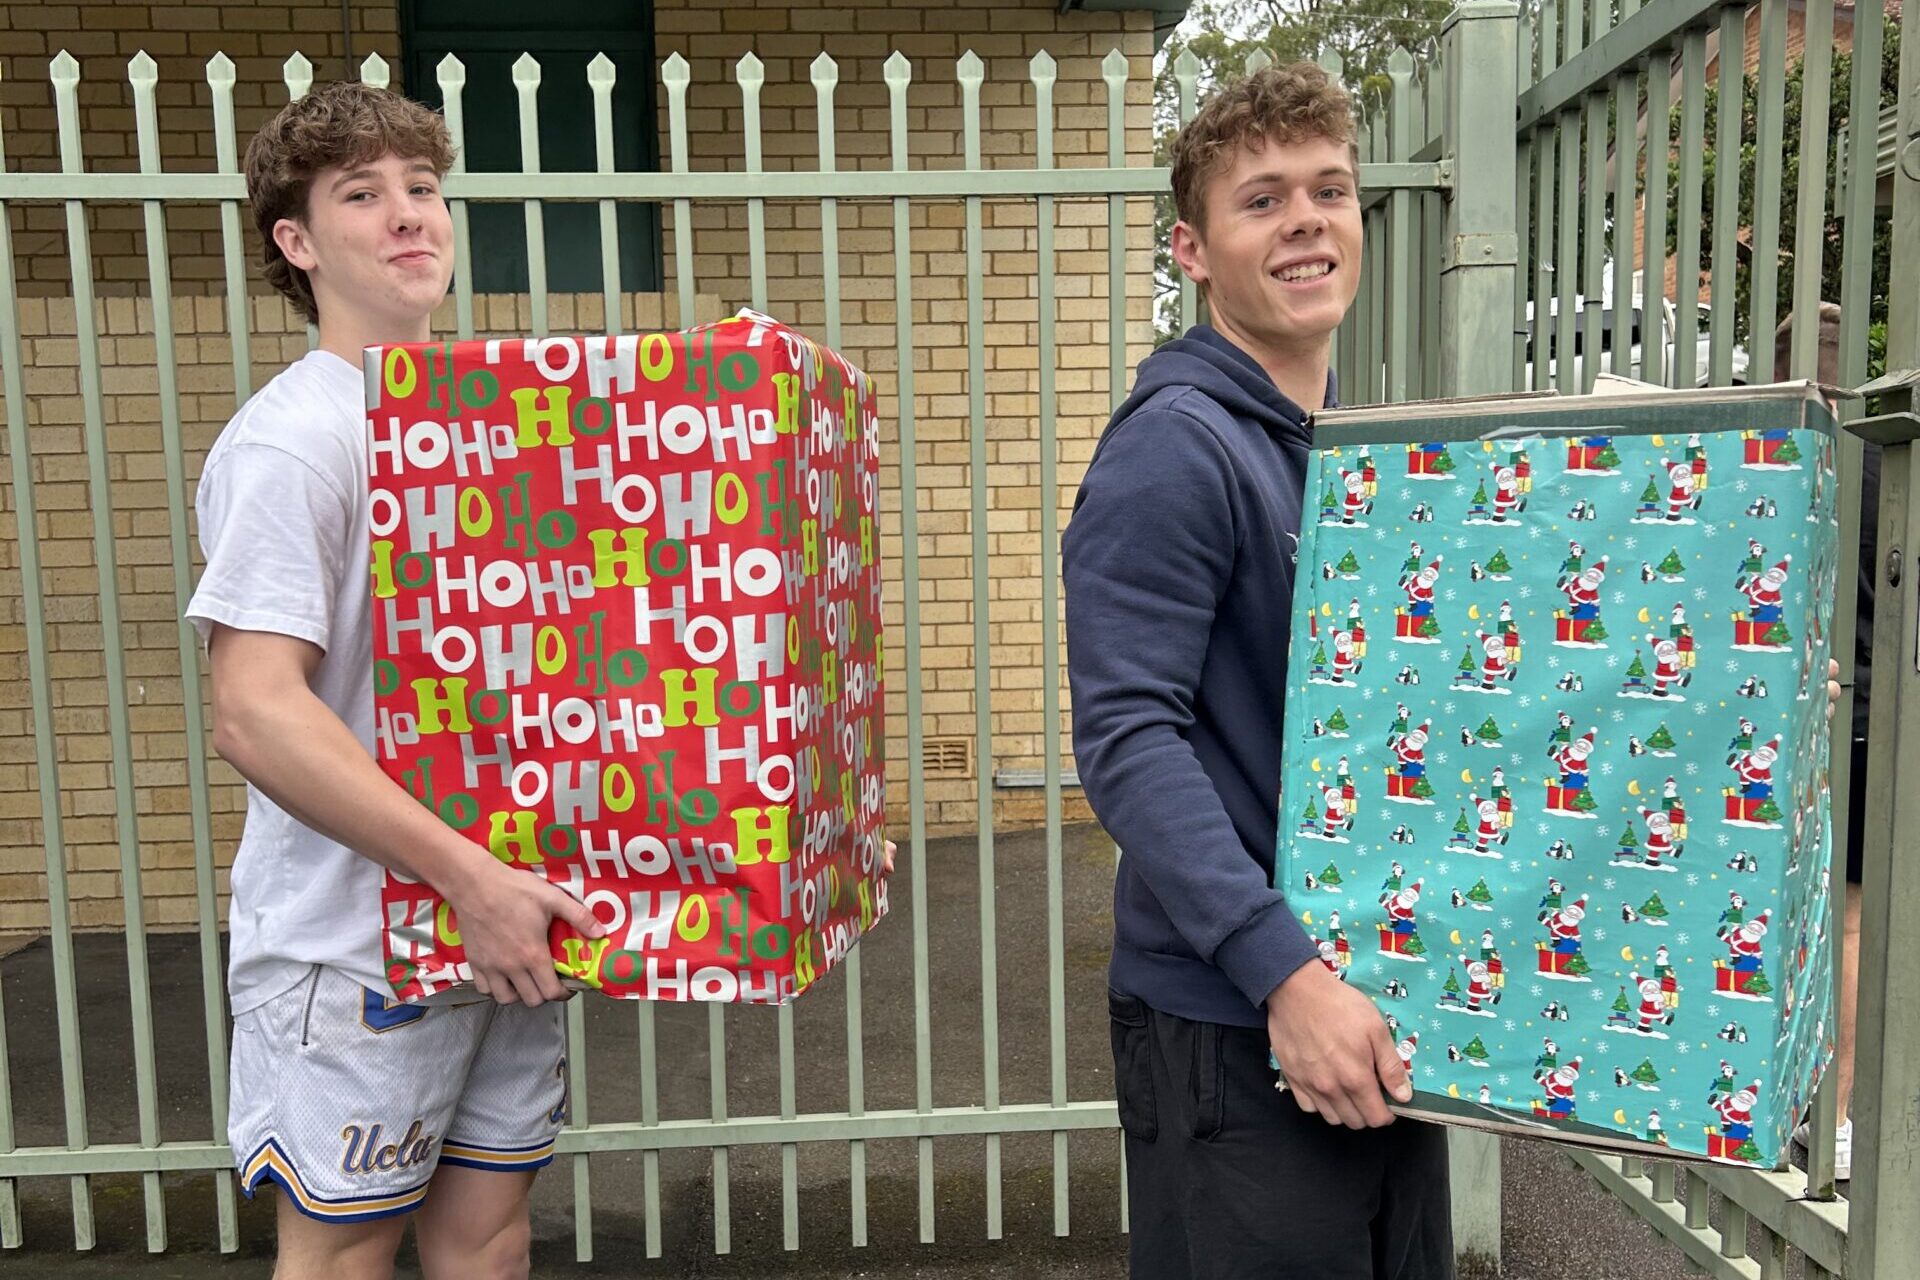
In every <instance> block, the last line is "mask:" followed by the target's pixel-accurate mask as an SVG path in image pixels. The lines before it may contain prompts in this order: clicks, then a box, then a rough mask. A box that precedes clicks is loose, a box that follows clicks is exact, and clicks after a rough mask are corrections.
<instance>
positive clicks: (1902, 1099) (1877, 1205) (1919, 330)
mask: <svg viewBox="0 0 1920 1280" xmlns="http://www.w3.org/2000/svg"><path fill="white" fill-rule="evenodd" d="M1908 12H1909V13H1910V12H1911V8H1909V10H1908ZM1901 22H1902V26H1903V27H1905V28H1908V29H1909V30H1908V34H1909V37H1911V34H1912V32H1911V28H1912V27H1913V25H1914V24H1913V23H1912V22H1911V21H1908V20H1906V19H1905V18H1904V17H1903V18H1902V20H1901ZM1897 119H1898V124H1897V131H1896V132H1895V134H1894V138H1895V141H1894V172H1893V264H1892V279H1893V280H1894V281H1895V287H1894V288H1892V289H1890V290H1889V291H1888V301H1889V306H1888V316H1887V370H1888V376H1887V377H1885V378H1883V379H1881V380H1880V382H1879V383H1878V384H1875V385H1877V386H1880V387H1884V388H1886V389H1887V394H1886V395H1885V397H1884V398H1883V399H1882V400H1881V402H1880V404H1879V410H1880V412H1879V416H1877V417H1874V418H1866V419H1862V420H1861V421H1859V422H1857V423H1855V424H1853V429H1854V430H1856V431H1858V432H1859V433H1860V434H1861V435H1863V436H1865V437H1866V438H1867V439H1869V440H1876V441H1878V442H1879V443H1880V444H1881V445H1882V446H1883V447H1884V448H1885V453H1884V455H1883V457H1882V461H1881V490H1880V557H1881V561H1880V564H1879V566H1878V567H1877V569H1876V570H1875V582H1876V592H1875V596H1874V599H1875V606H1876V607H1875V609H1874V637H1873V644H1874V647H1873V665H1874V677H1875V678H1874V682H1873V693H1874V698H1873V707H1872V713H1871V719H1870V720H1869V722H1868V726H1867V738H1868V741H1869V742H1871V743H1872V744H1873V745H1874V750H1873V752H1872V753H1871V756H1870V761H1871V763H1870V766H1869V768H1868V771H1867V805H1866V815H1867V817H1866V820H1867V824H1868V825H1867V829H1866V850H1867V856H1866V866H1865V868H1864V875H1863V877H1862V878H1863V880H1864V883H1863V884H1862V885H1861V886H1860V889H1861V894H1860V897H1861V912H1860V1018H1859V1028H1860V1033H1859V1038H1858V1041H1857V1043H1856V1044H1855V1047H1854V1062H1855V1073H1854V1101H1853V1107H1852V1110H1853V1116H1854V1135H1855V1137H1854V1157H1853V1186H1852V1188H1851V1191H1852V1194H1851V1197H1850V1198H1851V1202H1852V1205H1851V1207H1852V1216H1851V1221H1850V1227H1851V1230H1850V1232H1849V1239H1848V1242H1847V1270H1846V1274H1847V1275H1848V1276H1855V1277H1862V1278H1863V1280H1868V1278H1872V1277H1882V1276H1887V1277H1890V1276H1895V1275H1904V1274H1910V1273H1911V1270H1912V1266H1913V1260H1914V1259H1915V1258H1916V1257H1920V1217H1916V1215H1915V1214H1914V1212H1913V1207H1914V1205H1915V1204H1920V1133H1917V1132H1916V1125H1915V1114H1916V1109H1917V1108H1920V1104H1917V1103H1916V1102H1915V1099H1916V1097H1920V1024H1916V1023H1915V1021H1914V1019H1913V1018H1912V1017H1911V1016H1910V1011H1909V1010H1907V1009H1906V1008H1904V1007H1903V1006H1904V1005H1905V1002H1906V1001H1907V1000H1909V999H1910V993H1911V991H1912V990H1913V984H1914V983H1915V981H1916V980H1920V957H1916V956H1915V954H1914V951H1913V946H1912V942H1911V939H1912V937H1913V930H1914V929H1915V928H1920V865H1916V864H1915V862H1914V860H1913V859H1912V858H1911V857H1906V856H1898V857H1896V856H1895V855H1896V854H1897V853H1898V854H1904V852H1905V851H1904V849H1903V848H1902V847H1901V846H1902V845H1903V844H1904V843H1905V841H1906V840H1907V839H1910V838H1911V833H1912V832H1913V831H1914V830H1915V828H1916V827H1920V805H1916V804H1915V803H1914V799H1913V793H1914V781H1915V779H1914V775H1913V772H1912V770H1911V769H1910V768H1909V767H1908V766H1907V765H1906V763H1905V757H1904V756H1902V755H1901V754H1900V743H1901V741H1902V740H1903V739H1904V740H1906V741H1908V742H1910V743H1911V742H1913V741H1916V740H1920V654H1917V651H1916V649H1915V641H1914V635H1915V632H1916V630H1920V597H1916V593H1915V589H1914V588H1915V584H1916V582H1920V574H1916V573H1915V571H1914V569H1913V568H1912V567H1910V566H1903V564H1902V562H1903V561H1905V560H1911V559H1913V555H1912V552H1911V550H1910V549H1911V548H1914V547H1916V546H1920V518H1916V512H1915V510H1914V500H1915V497H1916V492H1917V491H1920V451H1916V450H1915V447H1914V445H1915V442H1916V441H1920V290H1916V289H1915V288H1914V287H1913V285H1914V281H1915V279H1916V277H1920V48H1916V47H1915V46H1914V44H1913V43H1912V42H1911V39H1909V42H1908V43H1906V44H1904V45H1902V47H1901V49H1900V97H1899V114H1898V117H1897ZM1882 602H1884V603H1882ZM1896 1014H1898V1015H1901V1016H1893V1015H1896ZM1903 1258H1904V1259H1906V1261H1905V1262H1902V1261H1901V1259H1903Z"/></svg>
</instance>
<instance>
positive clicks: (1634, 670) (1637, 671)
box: [1627, 649, 1647, 680]
mask: <svg viewBox="0 0 1920 1280" xmlns="http://www.w3.org/2000/svg"><path fill="white" fill-rule="evenodd" d="M1646 678H1647V664H1646V663H1644V662H1642V661H1640V651H1639V650H1638V649H1635V650H1634V651H1633V661H1632V662H1629V663H1628V664H1627V679H1629V680H1644V679H1646Z"/></svg>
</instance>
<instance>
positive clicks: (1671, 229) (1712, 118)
mask: <svg viewBox="0 0 1920 1280" xmlns="http://www.w3.org/2000/svg"><path fill="white" fill-rule="evenodd" d="M1882 41H1883V43H1882V47H1881V55H1880V100H1881V101H1882V102H1891V101H1893V100H1894V98H1895V97H1896V95H1897V93H1898V90H1899V83H1900V29H1899V24H1898V23H1893V22H1889V23H1887V24H1886V26H1885V28H1884V29H1883V31H1882ZM1803 69H1804V68H1803V64H1802V62H1801V61H1800V60H1799V59H1797V58H1796V59H1795V60H1794V61H1793V62H1792V63H1791V64H1790V65H1789V66H1788V68H1787V84H1786V111H1785V114H1784V117H1783V128H1782V132H1781V146H1780V153H1779V156H1778V157H1777V160H1776V158H1775V157H1772V156H1769V157H1768V158H1767V160H1768V163H1769V164H1773V163H1778V164H1779V165H1780V170H1781V177H1780V213H1779V226H1780V256H1779V259H1778V260H1777V261H1775V262H1773V263H1768V264H1754V263H1752V262H1751V261H1750V258H1749V256H1748V255H1745V254H1743V255H1742V256H1741V260H1740V263H1739V268H1738V270H1737V271H1736V273H1735V287H1734V317H1733V320H1734V331H1733V332H1734V340H1735V341H1737V342H1741V343H1744V344H1746V346H1747V349H1748V350H1749V352H1753V353H1754V354H1755V355H1758V352H1757V351H1755V347H1756V346H1757V345H1761V344H1764V345H1765V346H1766V347H1767V348H1768V349H1771V346H1772V341H1773V339H1772V335H1770V334H1768V335H1761V337H1760V338H1759V339H1757V340H1756V339H1754V338H1753V337H1752V335H1751V328H1752V323H1753V301H1752V299H1753V270H1754V267H1755V266H1756V265H1759V266H1760V268H1761V269H1762V270H1764V271H1766V272H1767V274H1768V275H1770V276H1771V277H1772V278H1773V279H1774V280H1775V282H1776V286H1775V288H1776V294H1775V296H1776V297H1777V299H1778V303H1777V310H1776V317H1777V318H1785V317H1786V316H1787V315H1788V314H1789V312H1790V311H1791V310H1792V305H1793V302H1792V300H1793V289H1794V283H1793V282H1794V266H1795V255H1794V246H1795V239H1796V231H1797V227H1798V215H1799V191H1800V114H1801V107H1802V97H1803V91H1802V72H1803ZM1742 97H1743V100H1742V103H1741V108H1740V136H1741V145H1740V207H1739V211H1738V216H1739V221H1738V223H1737V224H1736V225H1738V226H1741V227H1751V226H1752V225H1753V220H1754V219H1753V210H1754V166H1755V159H1756V157H1755V151H1756V147H1755V138H1756V136H1757V121H1758V117H1759V81H1758V79H1757V77H1756V76H1754V75H1752V74H1749V75H1747V76H1745V77H1744V86H1743V95H1742ZM1828 101H1829V102H1830V103H1831V104H1832V105H1831V107H1830V108H1829V111H1828V116H1827V129H1828V132H1827V137H1828V139H1829V143H1828V146H1829V148H1831V146H1832V141H1831V140H1832V139H1834V138H1835V137H1837V136H1838V133H1839V128H1840V126H1841V125H1842V124H1844V123H1846V121H1847V117H1848V115H1849V114H1850V112H1851V110H1852V101H1853V55H1852V53H1851V52H1850V51H1840V52H1836V53H1835V54H1834V55H1833V82H1832V88H1831V92H1830V94H1829V97H1828ZM1719 102H1720V89H1719V85H1718V83H1717V82H1716V81H1709V82H1708V84H1707V93H1706V107H1705V109H1706V133H1705V135H1704V136H1705V139H1706V146H1705V150H1704V151H1703V153H1702V156H1701V159H1702V162H1703V169H1702V175H1703V181H1702V184H1701V217H1700V223H1699V228H1700V229H1699V232H1698V234H1700V235H1701V237H1702V240H1703V242H1705V243H1703V244H1702V247H1701V255H1700V262H1701V265H1702V267H1706V266H1709V265H1710V264H1711V261H1712V245H1711V243H1710V241H1708V233H1707V230H1706V229H1707V228H1709V227H1712V226H1713V225H1714V217H1715V213H1714V196H1715V185H1716V184H1715V177H1714V175H1715V171H1716V170H1717V168H1718V165H1719V154H1718V148H1717V146H1716V141H1717V140H1716V137H1715V134H1716V132H1717V130H1718V124H1719ZM1680 110H1681V104H1680V103H1679V102H1677V101H1676V102H1675V103H1674V106H1673V111H1672V117H1671V128H1672V131H1673V136H1674V137H1676V138H1677V137H1678V136H1679V123H1680ZM1876 127H1877V126H1876ZM1856 132H1857V131H1856ZM1832 165H1833V156H1832V154H1831V151H1830V152H1829V155H1828V162H1827V182H1828V184H1829V189H1831V184H1832V181H1833V170H1832ZM1679 174H1680V156H1679V151H1678V149H1677V148H1676V149H1674V150H1673V151H1672V152H1671V153H1670V155H1669V159H1668V185H1667V252H1668V253H1669V254H1672V253H1674V252H1675V248H1676V243H1677V240H1676V238H1677V236H1678V234H1679V233H1680V231H1681V230H1682V228H1681V227H1680V226H1679V223H1678V220H1677V219H1678V204H1679V191H1680V182H1679ZM1643 182H1644V167H1643ZM1644 189H1645V188H1644V185H1643V186H1642V190H1644ZM1827 204H1828V206H1829V207H1828V208H1827V209H1826V219H1827V221H1826V226H1825V228H1824V231H1823V234H1822V236H1821V262H1820V296H1821V298H1823V299H1825V300H1827V301H1830V302H1838V301H1839V300H1840V296H1841V289H1840V250H1841V244H1842V241H1841V236H1842V232H1843V231H1844V227H1843V225H1842V224H1843V219H1842V218H1840V217H1839V216H1838V215H1837V213H1836V211H1835V210H1834V209H1832V208H1831V207H1830V206H1831V205H1832V201H1831V200H1829V201H1827ZM1688 230H1689V231H1691V230H1692V229H1691V228H1689V229H1688ZM1892 260H1893V227H1892V223H1891V221H1890V220H1889V217H1888V214H1887V211H1885V210H1881V211H1879V212H1876V214H1875V215H1874V228H1873V266H1872V273H1871V282H1870V284H1869V287H1868V296H1869V303H1868V317H1869V324H1868V331H1869V334H1871V333H1872V332H1874V330H1875V329H1878V331H1879V334H1880V341H1879V343H1878V344H1877V345H1876V344H1874V343H1873V342H1872V340H1871V339H1869V343H1868V356H1867V361H1868V363H1867V376H1868V377H1870V378H1871V377H1877V376H1878V375H1880V374H1881V373H1884V372H1885V371H1886V336H1885V335H1886V329H1885V321H1886V316H1887V289H1888V282H1889V280H1890V278H1891V270H1892ZM1786 373H1787V371H1786V370H1784V369H1775V370H1774V376H1775V377H1776V378H1783V377H1785V376H1786Z"/></svg>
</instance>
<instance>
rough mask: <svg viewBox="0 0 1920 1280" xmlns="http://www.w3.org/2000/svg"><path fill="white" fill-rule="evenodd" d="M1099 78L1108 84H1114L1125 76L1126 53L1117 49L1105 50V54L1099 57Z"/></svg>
mask: <svg viewBox="0 0 1920 1280" xmlns="http://www.w3.org/2000/svg"><path fill="white" fill-rule="evenodd" d="M1100 78H1101V79H1102V80H1105V81H1106V82H1107V83H1108V84H1115V83H1117V82H1119V81H1122V80H1125V79H1126V78H1127V55H1126V54H1124V53H1122V52H1120V50H1118V49H1109V50H1107V56H1106V57H1104V58H1102V59H1100Z"/></svg>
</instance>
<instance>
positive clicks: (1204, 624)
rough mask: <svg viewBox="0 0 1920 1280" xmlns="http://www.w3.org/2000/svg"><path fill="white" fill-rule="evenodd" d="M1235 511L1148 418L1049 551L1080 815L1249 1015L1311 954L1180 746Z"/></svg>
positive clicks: (1232, 493)
mask: <svg viewBox="0 0 1920 1280" xmlns="http://www.w3.org/2000/svg"><path fill="white" fill-rule="evenodd" d="M1238 504H1239V498H1238V495H1237V493H1236V489H1235V486H1234V484H1233V481H1232V474H1231V471H1230V468H1229V464H1228V460H1227V457H1226V454H1225V451H1224V450H1223V449H1222V448H1221V446H1220V444H1219V443H1218V442H1217V441H1216V440H1215V439H1214V438H1213V437H1212V436H1211V435H1210V434H1209V433H1208V432H1207V431H1205V430H1204V429H1198V428H1196V426H1195V424H1194V423H1193V422H1192V421H1190V420H1188V419H1186V418H1185V417H1182V416H1180V415H1177V414H1172V413H1167V412H1153V411H1148V412H1145V413H1141V414H1137V415H1135V416H1134V417H1132V418H1128V419H1126V420H1124V421H1123V422H1121V423H1119V424H1117V425H1116V426H1115V427H1114V428H1111V429H1110V431H1109V435H1108V438H1107V439H1106V440H1104V441H1103V442H1102V443H1101V447H1100V449H1099V452H1098V456H1097V457H1096V458H1095V460H1094V462H1093V465H1092V466H1091V467H1089V468H1088V471H1087V476H1086V479H1085V480H1084V481H1082V483H1081V486H1080V494H1079V497H1078V499H1077V500H1076V502H1075V506H1074V513H1073V519H1072V521H1071V523H1070V524H1069V525H1068V527H1067V531H1066V536H1065V537H1064V539H1063V540H1062V547H1061V551H1062V562H1063V570H1064V574H1065V579H1066V603H1067V673H1068V679H1069V681H1070V684H1071V686H1072V692H1073V744H1074V754H1075V759H1076V761H1077V762H1078V765H1079V771H1080V781H1081V785H1082V786H1083V787H1084V788H1085V790H1086V794H1087V799H1088V802H1089V803H1090V804H1091V805H1092V807H1093V811H1094V813H1095V815H1096V816H1097V817H1098V818H1099V819H1100V823H1101V825H1102V826H1103V827H1105V828H1106V830H1107V833H1108V834H1109V835H1111V836H1112V837H1113V838H1114V840H1115V842H1117V843H1118V844H1119V846H1120V849H1121V856H1122V857H1124V858H1126V859H1128V860H1129V861H1131V862H1132V863H1133V864H1134V868H1135V870H1136V871H1137V872H1138V874H1139V875H1140V876H1141V877H1142V879H1144V880H1145V881H1146V884H1147V887H1148V888H1149V889H1150V890H1152V892H1153V895H1154V896H1155V897H1156V898H1157V899H1158V900H1159V902H1160V905H1161V907H1162V908H1163V909H1164V910H1165V911H1166V913H1167V916H1168V918H1169V919H1170V920H1171V921H1172V922H1173V926H1174V928H1176V929H1178V930H1179V931H1180V934H1181V935H1182V936H1183V937H1184V938H1185V939H1186V940H1187V942H1188V944H1189V945H1191V946H1192V947H1193V949H1194V951H1195V952H1196V953H1198V954H1199V956H1200V957H1201V958H1202V959H1204V960H1205V961H1207V962H1208V963H1209V964H1212V965H1215V966H1216V967H1218V968H1219V969H1220V970H1221V971H1222V972H1224V973H1225V974H1226V976H1227V978H1228V979H1229V980H1230V981H1231V982H1232V983H1233V984H1234V986H1235V987H1236V988H1238V989H1239V991H1240V992H1241V993H1242V994H1243V995H1245V996H1246V998H1247V999H1248V1001H1250V1002H1251V1003H1252V1004H1254V1005H1256V1006H1259V1005H1261V1004H1262V1003H1263V1002H1264V1001H1265V1000H1266V997H1267V995H1268V993H1269V992H1271V991H1272V990H1273V989H1274V988H1275V987H1276V986H1278V985H1279V984H1280V983H1281V982H1282V981H1283V980H1284V979H1286V978H1287V977H1288V976H1290V975H1291V974H1292V973H1293V972H1294V971H1295V970H1296V969H1298V968H1299V967H1300V966H1301V965H1303V964H1305V963H1307V962H1308V961H1310V960H1312V959H1314V957H1315V950H1314V945H1313V943H1312V941H1311V940H1310V939H1309V938H1308V937H1307V935H1306V931H1305V930H1304V929H1302V928H1301V927H1300V924H1299V922H1298V921H1297V920H1296V919H1294V916H1293V913H1292V912H1291V911H1289V910H1288V909H1287V906H1286V902H1285V900H1284V899H1283V898H1282V896H1281V895H1280V893H1279V892H1278V891H1277V890H1275V889H1274V888H1272V887H1271V886H1270V885H1269V884H1268V882H1267V876H1266V875H1265V873H1263V872H1262V871H1261V869H1260V866H1259V864H1258V863H1256V862H1255V861H1254V860H1253V859H1252V858H1250V857H1248V856H1247V851H1246V849H1245V847H1244V846H1243V844H1242V843H1241V839H1240V836H1239V833H1238V832H1237V831H1236V830H1235V828H1234V826H1233V823H1232V821H1231V819H1230V818H1229V817H1228V815H1227V810H1226V806H1225V805H1224V804H1223V803H1222V801H1221V799H1220V796H1219V793H1218V792H1216V791H1215V790H1214V786H1213V782H1212V780H1211V779H1209V778H1208V776H1207V774H1206V771H1205V770H1204V769H1203V768H1202V766H1201V763H1200V760H1199V757H1198V756H1197V755H1196V754H1195V753H1194V750H1193V748H1192V746H1191V745H1190V744H1189V743H1188V741H1187V736H1186V735H1187V731H1188V730H1189V729H1190V728H1191V727H1192V725H1193V723H1194V703H1195V698H1196V693H1197V690H1198V689H1199V687H1200V675H1201V669H1202V666H1203V665H1204V663H1205V661H1206V656H1207V650H1208V646H1209V641H1210V638H1211V633H1212V629H1213V619H1214V611H1215V609H1216V608H1217V606H1218V605H1219V603H1220V600H1221V599H1222V597H1223V596H1224V595H1225V593H1226V590H1227V585H1228V582H1229V580H1230V579H1231V577H1232V573H1233V565H1234V559H1235V553H1236V548H1237V546H1238V543H1239V541H1240V539H1241V537H1242V536H1244V523H1243V520H1242V517H1241V513H1240V512H1239V510H1238ZM1276 803H1277V801H1276Z"/></svg>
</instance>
